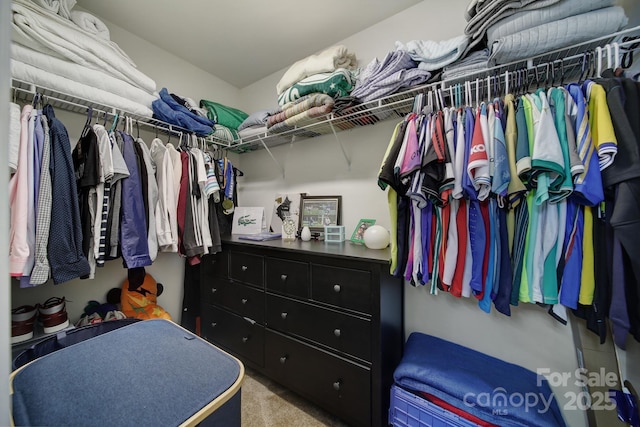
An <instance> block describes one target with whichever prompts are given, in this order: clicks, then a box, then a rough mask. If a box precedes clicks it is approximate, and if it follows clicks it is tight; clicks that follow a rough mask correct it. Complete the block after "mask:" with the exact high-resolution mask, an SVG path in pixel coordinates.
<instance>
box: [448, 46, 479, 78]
mask: <svg viewBox="0 0 640 427" xmlns="http://www.w3.org/2000/svg"><path fill="white" fill-rule="evenodd" d="M488 67H489V49H486V48H485V49H480V50H475V51H473V52H470V53H469V54H468V55H467V56H465V57H464V58H461V59H459V60H457V61H456V62H454V63H452V64H449V65H447V66H446V67H444V69H443V70H442V80H447V79H454V78H459V77H462V76H465V75H467V74H471V73H473V72H477V71H481V70H485V69H487V68H488Z"/></svg>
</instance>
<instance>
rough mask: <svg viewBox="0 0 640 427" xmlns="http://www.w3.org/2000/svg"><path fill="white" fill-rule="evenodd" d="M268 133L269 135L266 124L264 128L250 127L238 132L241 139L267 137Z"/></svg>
mask: <svg viewBox="0 0 640 427" xmlns="http://www.w3.org/2000/svg"><path fill="white" fill-rule="evenodd" d="M266 133H267V125H266V124H263V125H262V126H260V125H254V126H248V127H245V128H243V129H242V130H238V136H239V137H240V138H250V137H252V136H256V135H265V134H266Z"/></svg>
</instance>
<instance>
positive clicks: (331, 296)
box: [311, 264, 372, 313]
mask: <svg viewBox="0 0 640 427" xmlns="http://www.w3.org/2000/svg"><path fill="white" fill-rule="evenodd" d="M371 292H372V290H371V272H369V271H366V270H356V269H351V268H339V267H330V266H328V265H320V264H311V298H312V299H314V300H316V301H321V302H324V303H327V304H331V305H335V306H338V307H343V308H348V309H351V310H356V311H360V312H362V313H371Z"/></svg>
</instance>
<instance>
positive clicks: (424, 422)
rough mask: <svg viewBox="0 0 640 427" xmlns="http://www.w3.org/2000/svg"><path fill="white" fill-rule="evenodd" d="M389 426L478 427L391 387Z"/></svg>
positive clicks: (415, 396)
mask: <svg viewBox="0 0 640 427" xmlns="http://www.w3.org/2000/svg"><path fill="white" fill-rule="evenodd" d="M389 406H390V407H389V424H390V425H393V426H394V427H478V424H475V423H472V422H471V421H469V420H466V419H464V418H462V417H460V416H458V415H456V414H454V413H452V412H450V411H447V410H446V409H444V408H441V407H439V406H438V405H434V404H433V403H431V402H429V401H428V400H426V399H423V398H422V397H420V396H417V395H415V394H413V393H410V392H408V391H406V390H403V389H402V388H400V387H398V386H396V385H393V386H391V402H390V405H389Z"/></svg>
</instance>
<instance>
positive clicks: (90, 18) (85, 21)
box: [71, 10, 111, 40]
mask: <svg viewBox="0 0 640 427" xmlns="http://www.w3.org/2000/svg"><path fill="white" fill-rule="evenodd" d="M71 20H72V21H73V22H75V23H76V24H77V25H78V26H79V27H80V28H82V29H83V30H85V31H87V32H89V33H91V34H94V35H96V36H98V37H100V38H101V39H105V40H111V34H110V33H109V28H108V27H107V26H106V25H105V23H104V22H102V21H101V20H100V19H99V18H96V17H95V16H94V15H92V14H90V13H87V12H82V11H79V10H72V11H71Z"/></svg>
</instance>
